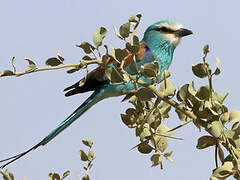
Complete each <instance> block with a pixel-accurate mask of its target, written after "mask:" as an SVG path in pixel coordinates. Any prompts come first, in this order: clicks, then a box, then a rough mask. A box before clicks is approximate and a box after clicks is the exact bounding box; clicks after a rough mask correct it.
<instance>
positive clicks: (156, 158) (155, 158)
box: [151, 152, 162, 167]
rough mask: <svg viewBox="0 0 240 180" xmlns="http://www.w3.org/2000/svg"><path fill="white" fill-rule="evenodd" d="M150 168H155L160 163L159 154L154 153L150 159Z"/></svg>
mask: <svg viewBox="0 0 240 180" xmlns="http://www.w3.org/2000/svg"><path fill="white" fill-rule="evenodd" d="M151 161H152V167H154V166H157V165H159V164H161V163H162V157H161V154H160V153H159V152H156V153H154V154H153V155H152V157H151Z"/></svg>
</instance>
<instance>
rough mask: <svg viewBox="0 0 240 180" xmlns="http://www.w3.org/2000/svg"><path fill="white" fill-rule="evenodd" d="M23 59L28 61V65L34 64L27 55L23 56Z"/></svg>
mask: <svg viewBox="0 0 240 180" xmlns="http://www.w3.org/2000/svg"><path fill="white" fill-rule="evenodd" d="M24 60H26V61H28V64H29V65H36V64H35V63H34V62H33V61H32V60H31V59H29V58H28V57H27V56H25V57H24Z"/></svg>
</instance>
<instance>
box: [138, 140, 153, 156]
mask: <svg viewBox="0 0 240 180" xmlns="http://www.w3.org/2000/svg"><path fill="white" fill-rule="evenodd" d="M137 146H138V151H139V152H140V153H143V154H149V153H150V152H152V150H153V148H152V147H151V146H150V145H149V144H148V142H146V141H145V142H144V143H140V144H139V145H137Z"/></svg>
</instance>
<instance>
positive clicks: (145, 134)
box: [139, 123, 151, 140]
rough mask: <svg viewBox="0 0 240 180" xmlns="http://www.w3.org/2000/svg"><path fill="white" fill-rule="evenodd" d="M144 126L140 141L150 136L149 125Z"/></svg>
mask: <svg viewBox="0 0 240 180" xmlns="http://www.w3.org/2000/svg"><path fill="white" fill-rule="evenodd" d="M144 126H145V127H143V129H142V132H141V133H140V135H139V137H140V139H141V140H144V138H146V137H149V136H151V132H150V127H149V124H147V123H145V124H144Z"/></svg>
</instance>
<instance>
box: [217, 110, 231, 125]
mask: <svg viewBox="0 0 240 180" xmlns="http://www.w3.org/2000/svg"><path fill="white" fill-rule="evenodd" d="M219 120H220V121H221V122H222V123H223V124H224V123H226V122H228V121H229V114H228V112H225V113H223V114H222V115H221V116H220V118H219Z"/></svg>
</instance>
